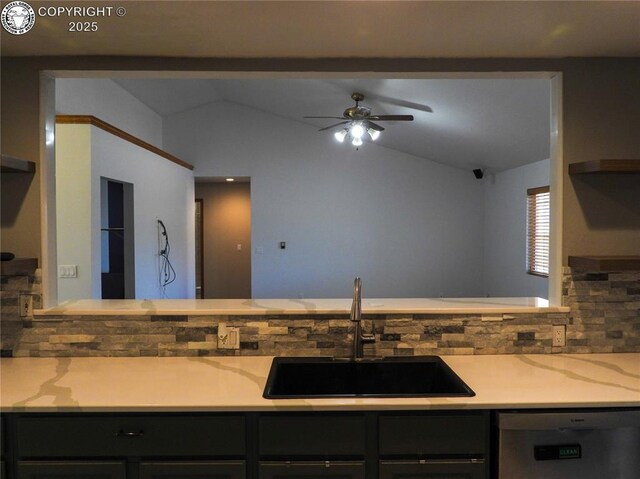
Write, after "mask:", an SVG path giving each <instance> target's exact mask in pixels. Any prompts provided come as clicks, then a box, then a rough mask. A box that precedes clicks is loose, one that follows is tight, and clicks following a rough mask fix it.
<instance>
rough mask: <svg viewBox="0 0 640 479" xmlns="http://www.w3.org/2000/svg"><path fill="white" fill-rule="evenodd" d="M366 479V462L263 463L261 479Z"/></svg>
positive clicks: (261, 464)
mask: <svg viewBox="0 0 640 479" xmlns="http://www.w3.org/2000/svg"><path fill="white" fill-rule="evenodd" d="M318 477H327V478H332V479H364V461H335V462H334V461H325V462H316V461H313V462H312V461H309V462H307V461H290V462H289V461H281V462H280V461H278V462H261V463H260V479H281V478H295V479H316V478H318Z"/></svg>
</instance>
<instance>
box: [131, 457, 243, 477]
mask: <svg viewBox="0 0 640 479" xmlns="http://www.w3.org/2000/svg"><path fill="white" fill-rule="evenodd" d="M245 471H246V465H245V462H244V461H214V462H204V461H203V462H200V461H198V462H143V463H142V464H140V479H178V478H179V479H203V478H206V479H244V478H245V475H246V474H245Z"/></svg>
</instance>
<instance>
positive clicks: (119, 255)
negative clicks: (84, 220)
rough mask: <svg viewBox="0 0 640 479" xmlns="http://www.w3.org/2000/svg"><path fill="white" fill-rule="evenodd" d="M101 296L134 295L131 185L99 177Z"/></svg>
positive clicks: (131, 296) (126, 296)
mask: <svg viewBox="0 0 640 479" xmlns="http://www.w3.org/2000/svg"><path fill="white" fill-rule="evenodd" d="M100 236H101V241H100V250H101V280H102V283H101V284H102V286H101V288H102V299H133V298H135V274H134V264H135V262H134V236H133V185H132V184H131V183H124V182H121V181H114V180H111V179H108V178H104V177H102V178H100Z"/></svg>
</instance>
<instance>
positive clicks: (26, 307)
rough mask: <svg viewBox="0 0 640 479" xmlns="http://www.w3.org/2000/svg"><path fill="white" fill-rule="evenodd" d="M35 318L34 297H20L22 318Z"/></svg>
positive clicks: (26, 295) (27, 295) (25, 295)
mask: <svg viewBox="0 0 640 479" xmlns="http://www.w3.org/2000/svg"><path fill="white" fill-rule="evenodd" d="M26 316H33V296H31V295H30V294H21V295H20V317H22V318H24V317H26Z"/></svg>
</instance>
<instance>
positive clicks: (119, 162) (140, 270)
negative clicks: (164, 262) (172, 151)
mask: <svg viewBox="0 0 640 479" xmlns="http://www.w3.org/2000/svg"><path fill="white" fill-rule="evenodd" d="M87 137H90V139H89V140H87ZM88 141H89V142H90V145H91V146H90V151H89V153H90V156H88V157H85V156H82V155H81V154H80V153H79V152H78V151H77V147H76V146H77V145H84V146H86V144H87V142H88ZM86 150H87V149H86V148H83V149H82V152H83V154H84V153H85V152H86ZM70 151H71V152H74V156H72V155H69V156H67V153H68V152H70ZM71 160H73V161H74V163H75V164H76V165H78V164H80V165H83V168H82V171H81V174H75V173H74V174H70V175H66V174H65V173H66V172H69V171H71V170H72V169H71V168H67V167H66V166H65V165H66V163H67V162H69V161H71ZM56 165H57V167H58V168H59V170H58V177H57V181H56V189H57V206H58V223H57V226H58V231H59V234H58V264H63V265H64V264H76V265H78V278H77V279H59V281H58V284H59V285H60V289H59V300H60V301H64V300H69V299H83V298H100V296H101V286H100V284H101V282H100V271H101V268H100V266H101V262H100V259H101V250H100V215H101V212H100V178H101V177H106V178H110V179H113V180H118V181H123V182H127V183H132V184H133V194H134V235H135V278H136V288H135V294H136V298H139V299H141V298H160V297H162V296H161V291H160V288H159V282H158V265H159V261H158V244H159V242H158V226H157V219H158V218H159V219H161V220H162V221H163V222H164V223H165V225H166V227H167V230H168V233H169V237H170V240H171V245H172V248H171V262H172V263H173V265H174V267H175V269H176V272H177V275H178V277H177V279H176V281H175V282H174V283H173V284H171V285H170V286H168V287H167V297H169V298H192V297H194V294H195V245H194V193H193V188H194V185H193V175H192V172H191V171H190V170H188V169H186V168H183V167H181V166H179V165H176V164H175V163H172V162H170V161H168V160H166V159H164V158H162V157H159V156H157V155H155V154H153V153H151V152H149V151H147V150H145V149H143V148H140V147H138V146H136V145H133V144H131V143H129V142H127V141H124V140H122V139H120V138H118V137H116V136H113V135H111V134H110V133H107V132H105V131H103V130H101V129H99V128H97V127H94V126H87V125H58V126H57V128H56ZM86 165H90V178H88V177H87V173H86V171H85V170H86ZM87 183H89V184H87ZM63 207H64V208H63ZM87 216H88V217H89V218H87ZM88 249H90V252H91V254H90V259H89V260H88V259H87V257H86V251H87V250H88ZM87 261H88V262H87Z"/></svg>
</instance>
